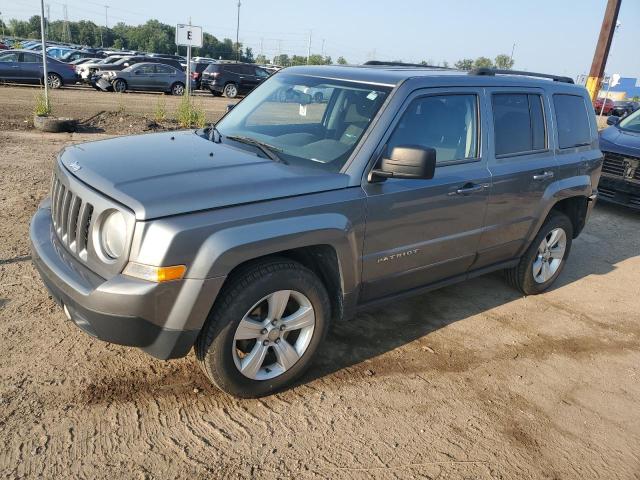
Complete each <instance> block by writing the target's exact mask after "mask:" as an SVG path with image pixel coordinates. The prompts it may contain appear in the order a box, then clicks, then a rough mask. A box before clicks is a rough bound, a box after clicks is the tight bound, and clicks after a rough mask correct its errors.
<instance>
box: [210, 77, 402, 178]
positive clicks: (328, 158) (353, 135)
mask: <svg viewBox="0 0 640 480" xmlns="http://www.w3.org/2000/svg"><path fill="white" fill-rule="evenodd" d="M390 90H391V89H390V88H389V87H381V86H378V85H368V84H361V83H352V82H343V81H338V80H329V79H324V78H317V77H307V76H302V75H287V74H285V73H279V74H277V75H274V76H273V77H271V78H269V79H268V80H266V81H265V82H264V83H263V84H262V85H261V86H260V87H259V88H257V89H256V90H255V91H254V92H253V93H251V95H249V96H248V97H247V98H246V99H245V100H243V101H242V102H241V103H239V104H238V105H237V106H236V107H235V108H234V109H233V110H231V111H230V112H229V113H228V114H227V115H226V116H225V117H224V118H223V119H222V120H221V121H220V123H219V124H218V125H216V126H217V128H218V131H219V132H220V134H221V135H222V137H223V138H222V141H223V142H225V141H228V140H226V139H225V137H236V138H242V139H244V140H245V142H244V143H243V148H251V146H250V144H249V146H244V145H247V144H248V142H246V139H250V140H253V141H254V142H258V143H262V144H263V145H267V146H268V147H269V148H271V149H275V150H276V151H277V155H278V157H279V158H280V159H281V160H282V161H283V162H285V163H291V164H298V165H304V166H312V167H317V168H321V169H323V170H327V171H335V172H337V171H339V170H340V169H341V168H342V166H343V165H344V164H345V162H346V161H347V159H348V158H349V155H350V154H351V152H352V151H353V150H354V149H355V147H356V145H357V144H358V142H359V141H360V138H362V135H363V134H364V132H365V131H366V129H367V127H368V126H369V124H370V123H371V120H372V119H373V117H374V116H375V115H376V113H377V112H378V110H379V109H380V107H381V105H382V104H383V103H384V101H385V99H386V98H387V96H388V94H389V92H390Z"/></svg>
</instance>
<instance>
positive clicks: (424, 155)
mask: <svg viewBox="0 0 640 480" xmlns="http://www.w3.org/2000/svg"><path fill="white" fill-rule="evenodd" d="M435 171H436V150H435V149H434V148H428V147H422V146H420V145H401V146H398V147H394V149H393V150H392V151H391V155H390V158H383V159H382V161H381V162H380V168H376V169H374V170H372V171H371V178H374V177H381V178H414V179H423V180H428V179H430V178H433V176H434V174H435Z"/></svg>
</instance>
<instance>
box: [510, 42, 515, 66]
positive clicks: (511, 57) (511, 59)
mask: <svg viewBox="0 0 640 480" xmlns="http://www.w3.org/2000/svg"><path fill="white" fill-rule="evenodd" d="M515 50H516V43H515V42H513V46H512V47H511V56H510V57H509V63H511V64H513V52H514V51H515Z"/></svg>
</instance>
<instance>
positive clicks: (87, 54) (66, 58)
mask: <svg viewBox="0 0 640 480" xmlns="http://www.w3.org/2000/svg"><path fill="white" fill-rule="evenodd" d="M81 58H91V59H98V60H99V59H101V58H104V55H102V54H100V53H97V52H92V51H87V50H70V51H69V52H67V54H65V55H63V56H62V57H60V60H62V61H63V62H67V63H72V62H74V61H76V60H79V59H81Z"/></svg>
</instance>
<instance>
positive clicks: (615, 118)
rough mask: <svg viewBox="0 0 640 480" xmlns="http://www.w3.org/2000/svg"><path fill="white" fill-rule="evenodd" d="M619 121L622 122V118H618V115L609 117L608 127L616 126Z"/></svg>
mask: <svg viewBox="0 0 640 480" xmlns="http://www.w3.org/2000/svg"><path fill="white" fill-rule="evenodd" d="M619 121H620V117H618V116H616V115H609V116H608V117H607V125H615V124H616V123H618V122H619Z"/></svg>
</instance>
